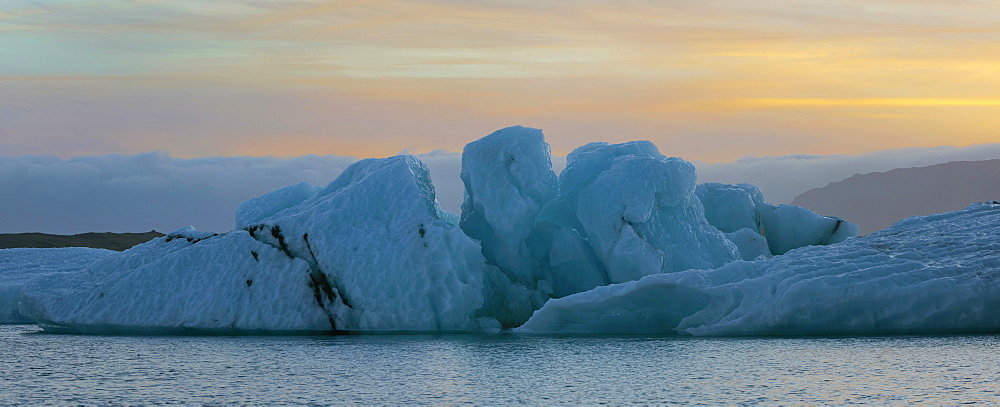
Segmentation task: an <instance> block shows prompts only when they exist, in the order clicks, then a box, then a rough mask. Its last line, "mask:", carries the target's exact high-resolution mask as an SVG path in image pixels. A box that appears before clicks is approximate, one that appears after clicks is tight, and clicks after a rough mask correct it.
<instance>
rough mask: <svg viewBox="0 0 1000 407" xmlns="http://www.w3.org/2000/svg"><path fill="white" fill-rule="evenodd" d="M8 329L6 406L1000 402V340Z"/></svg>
mask: <svg viewBox="0 0 1000 407" xmlns="http://www.w3.org/2000/svg"><path fill="white" fill-rule="evenodd" d="M37 331H38V329H37V328H36V327H34V326H30V325H6V326H0V374H2V377H0V404H40V403H46V404H72V403H85V404H107V403H114V404H143V403H161V402H162V403H185V404H201V403H255V404H261V403H264V404H512V403H527V404H574V405H575V404H599V403H610V404H627V403H643V404H647V403H651V404H667V403H704V404H719V403H726V404H733V403H765V404H774V403H807V404H816V403H820V404H830V403H866V404H887V403H888V404H911V403H929V404H954V403H965V402H979V403H991V404H996V403H1000V385H998V384H997V382H996V381H997V379H998V378H1000V356H998V352H997V350H998V347H1000V336H991V335H990V336H949V337H926V336H911V337H871V338H722V339H699V338H663V337H650V338H647V337H531V336H514V335H496V336H463V335H446V336H343V337H309V336H296V337H208V336H200V337H198V336H196V337H184V336H172V337H136V336H133V337H113V336H78V335H51V334H42V333H38V332H37Z"/></svg>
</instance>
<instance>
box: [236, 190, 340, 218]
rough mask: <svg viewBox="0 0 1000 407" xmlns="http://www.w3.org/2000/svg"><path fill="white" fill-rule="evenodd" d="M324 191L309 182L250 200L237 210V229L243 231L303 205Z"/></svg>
mask: <svg viewBox="0 0 1000 407" xmlns="http://www.w3.org/2000/svg"><path fill="white" fill-rule="evenodd" d="M320 189H322V188H320V187H318V186H316V185H313V184H310V183H308V182H300V183H298V184H292V185H288V186H285V187H282V188H278V189H276V190H274V191H271V192H268V193H266V194H264V195H261V196H258V197H256V198H253V199H250V200H248V201H246V202H243V203H242V204H240V206H239V207H238V208H236V228H237V229H242V228H243V227H244V226H246V225H249V224H251V223H255V222H259V221H261V220H263V219H265V218H267V217H268V216H271V215H274V214H276V213H278V212H281V211H283V210H285V209H288V208H291V207H293V206H295V205H298V204H300V203H302V201H305V200H306V199H309V198H311V197H312V196H313V195H316V193H317V192H319V190H320Z"/></svg>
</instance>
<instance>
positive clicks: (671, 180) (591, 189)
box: [530, 141, 740, 297]
mask: <svg viewBox="0 0 1000 407" xmlns="http://www.w3.org/2000/svg"><path fill="white" fill-rule="evenodd" d="M695 179H696V177H695V169H694V166H693V165H691V164H690V163H688V162H687V161H684V160H681V159H679V158H666V157H664V156H663V155H662V154H660V153H659V151H657V149H656V146H654V145H653V144H652V143H650V142H648V141H639V142H631V143H624V144H607V143H590V144H587V145H585V146H583V147H580V148H578V149H576V150H574V151H573V152H572V153H570V155H569V156H568V158H567V166H566V169H565V170H564V171H563V172H562V174H560V176H559V190H558V194H557V196H556V197H555V198H554V199H553V200H552V201H550V202H549V203H548V204H547V205H546V206H545V207H544V208H543V210H542V212H541V213H540V214H539V216H538V220H537V222H536V228H535V231H534V236H533V238H532V239H531V240H530V244H531V246H532V248H533V250H534V252H535V253H536V254H541V255H540V256H539V258H540V262H541V264H542V265H543V267H544V268H545V271H544V273H545V276H546V278H547V280H548V281H550V282H551V285H552V288H553V294H554V296H555V297H560V296H565V295H569V294H573V293H576V292H580V291H584V290H589V289H591V288H594V287H596V286H599V285H605V284H609V283H618V282H624V281H630V280H635V279H638V278H641V277H643V276H647V275H651V274H659V273H670V272H675V271H680V270H686V269H690V268H708V267H717V266H720V265H722V264H725V263H727V262H730V261H733V260H735V259H738V258H740V254H739V252H738V249H737V247H736V246H735V245H733V244H732V242H730V241H729V240H728V239H726V237H725V236H724V235H723V234H722V233H721V232H719V230H718V229H716V228H714V227H712V226H711V225H710V224H709V223H708V222H707V220H706V219H705V215H704V213H703V210H702V207H701V204H700V203H699V202H698V198H697V197H696V196H695V195H694V190H695Z"/></svg>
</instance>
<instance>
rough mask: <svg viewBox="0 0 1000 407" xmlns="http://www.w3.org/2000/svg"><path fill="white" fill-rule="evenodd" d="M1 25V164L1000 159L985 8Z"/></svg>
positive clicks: (410, 12)
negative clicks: (958, 153) (155, 155)
mask: <svg viewBox="0 0 1000 407" xmlns="http://www.w3.org/2000/svg"><path fill="white" fill-rule="evenodd" d="M25 4H28V3H22V2H5V3H3V4H0V95H2V96H3V97H2V98H0V136H2V137H0V154H2V155H18V154H55V155H61V156H68V155H80V154H107V153H135V152H142V151H149V150H161V151H167V152H169V153H171V154H173V155H175V156H181V157H198V156H210V155H237V154H239V155H279V156H291V155H302V154H340V155H355V156H359V157H367V156H386V155H392V154H395V153H397V152H399V151H401V150H404V149H416V150H418V151H428V150H431V149H436V148H443V149H448V150H452V151H460V150H461V148H462V146H464V144H465V143H467V142H469V141H472V140H474V139H476V138H478V137H481V136H483V135H485V134H488V133H490V132H492V131H493V130H496V129H498V128H501V127H505V126H508V125H512V124H523V125H526V126H532V127H539V128H542V129H544V130H545V132H546V137H547V138H548V140H549V142H550V143H551V144H552V146H553V151H554V153H556V154H565V153H567V152H569V151H570V150H571V149H572V148H574V147H576V146H579V145H581V144H583V143H586V142H589V141H595V140H602V141H611V142H620V141H626V140H633V139H648V140H652V141H653V142H654V143H656V144H657V145H658V146H659V147H660V149H661V151H662V152H664V153H665V154H667V155H677V156H681V157H684V158H687V159H694V160H705V161H719V160H733V159H736V158H739V157H741V156H745V155H757V156H760V155H780V154H789V153H811V154H830V153H862V152H870V151H876V150H883V149H890V148H901V147H915V146H935V145H968V144H976V143H992V142H1000V96H998V95H1000V46H998V44H1000V23H998V21H1000V3H997V2H992V1H981V2H980V1H955V2H927V1H905V0H899V1H882V2H871V1H838V2H829V1H788V2H772V1H758V2H744V1H698V2H694V1H676V2H669V1H668V2H663V1H626V2H604V1H573V2H538V1H524V2H521V1H243V2H220V1H191V0H181V1H120V2H118V1H116V2H98V1H56V0H45V1H40V2H32V3H30V4H29V5H25Z"/></svg>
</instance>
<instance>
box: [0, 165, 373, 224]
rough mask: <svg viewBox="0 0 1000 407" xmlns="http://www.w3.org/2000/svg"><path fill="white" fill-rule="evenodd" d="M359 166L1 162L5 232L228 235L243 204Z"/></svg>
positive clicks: (0, 212)
mask: <svg viewBox="0 0 1000 407" xmlns="http://www.w3.org/2000/svg"><path fill="white" fill-rule="evenodd" d="M353 161H355V159H354V158H352V157H339V156H303V157H295V158H287V159H286V158H271V157H216V158H199V159H177V158H172V157H170V156H168V155H167V154H165V153H146V154H138V155H105V156H89V157H75V158H69V159H61V158H56V157H51V156H21V157H0V191H4V194H3V202H2V204H0V232H4V233H13V232H47V233H62V234H70V233H81V232H91V231H95V232H104V231H113V232H142V231H148V230H151V229H156V230H159V231H162V232H169V231H171V230H174V229H177V228H180V227H183V226H186V225H194V226H195V227H196V228H198V229H202V230H207V231H219V232H223V231H228V230H230V229H232V227H233V225H234V220H233V212H234V211H235V209H236V207H237V206H238V205H239V204H240V203H241V202H243V201H244V200H246V199H249V198H252V197H254V196H258V195H261V194H263V193H266V192H268V191H271V190H274V189H276V188H278V187H281V186H284V185H288V184H292V183H296V182H300V181H308V182H311V183H315V184H320V185H326V184H327V183H329V182H330V181H331V180H332V179H333V178H334V177H336V175H337V174H339V173H340V172H341V171H343V169H344V168H345V167H346V166H347V165H348V164H349V163H351V162H353Z"/></svg>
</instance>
